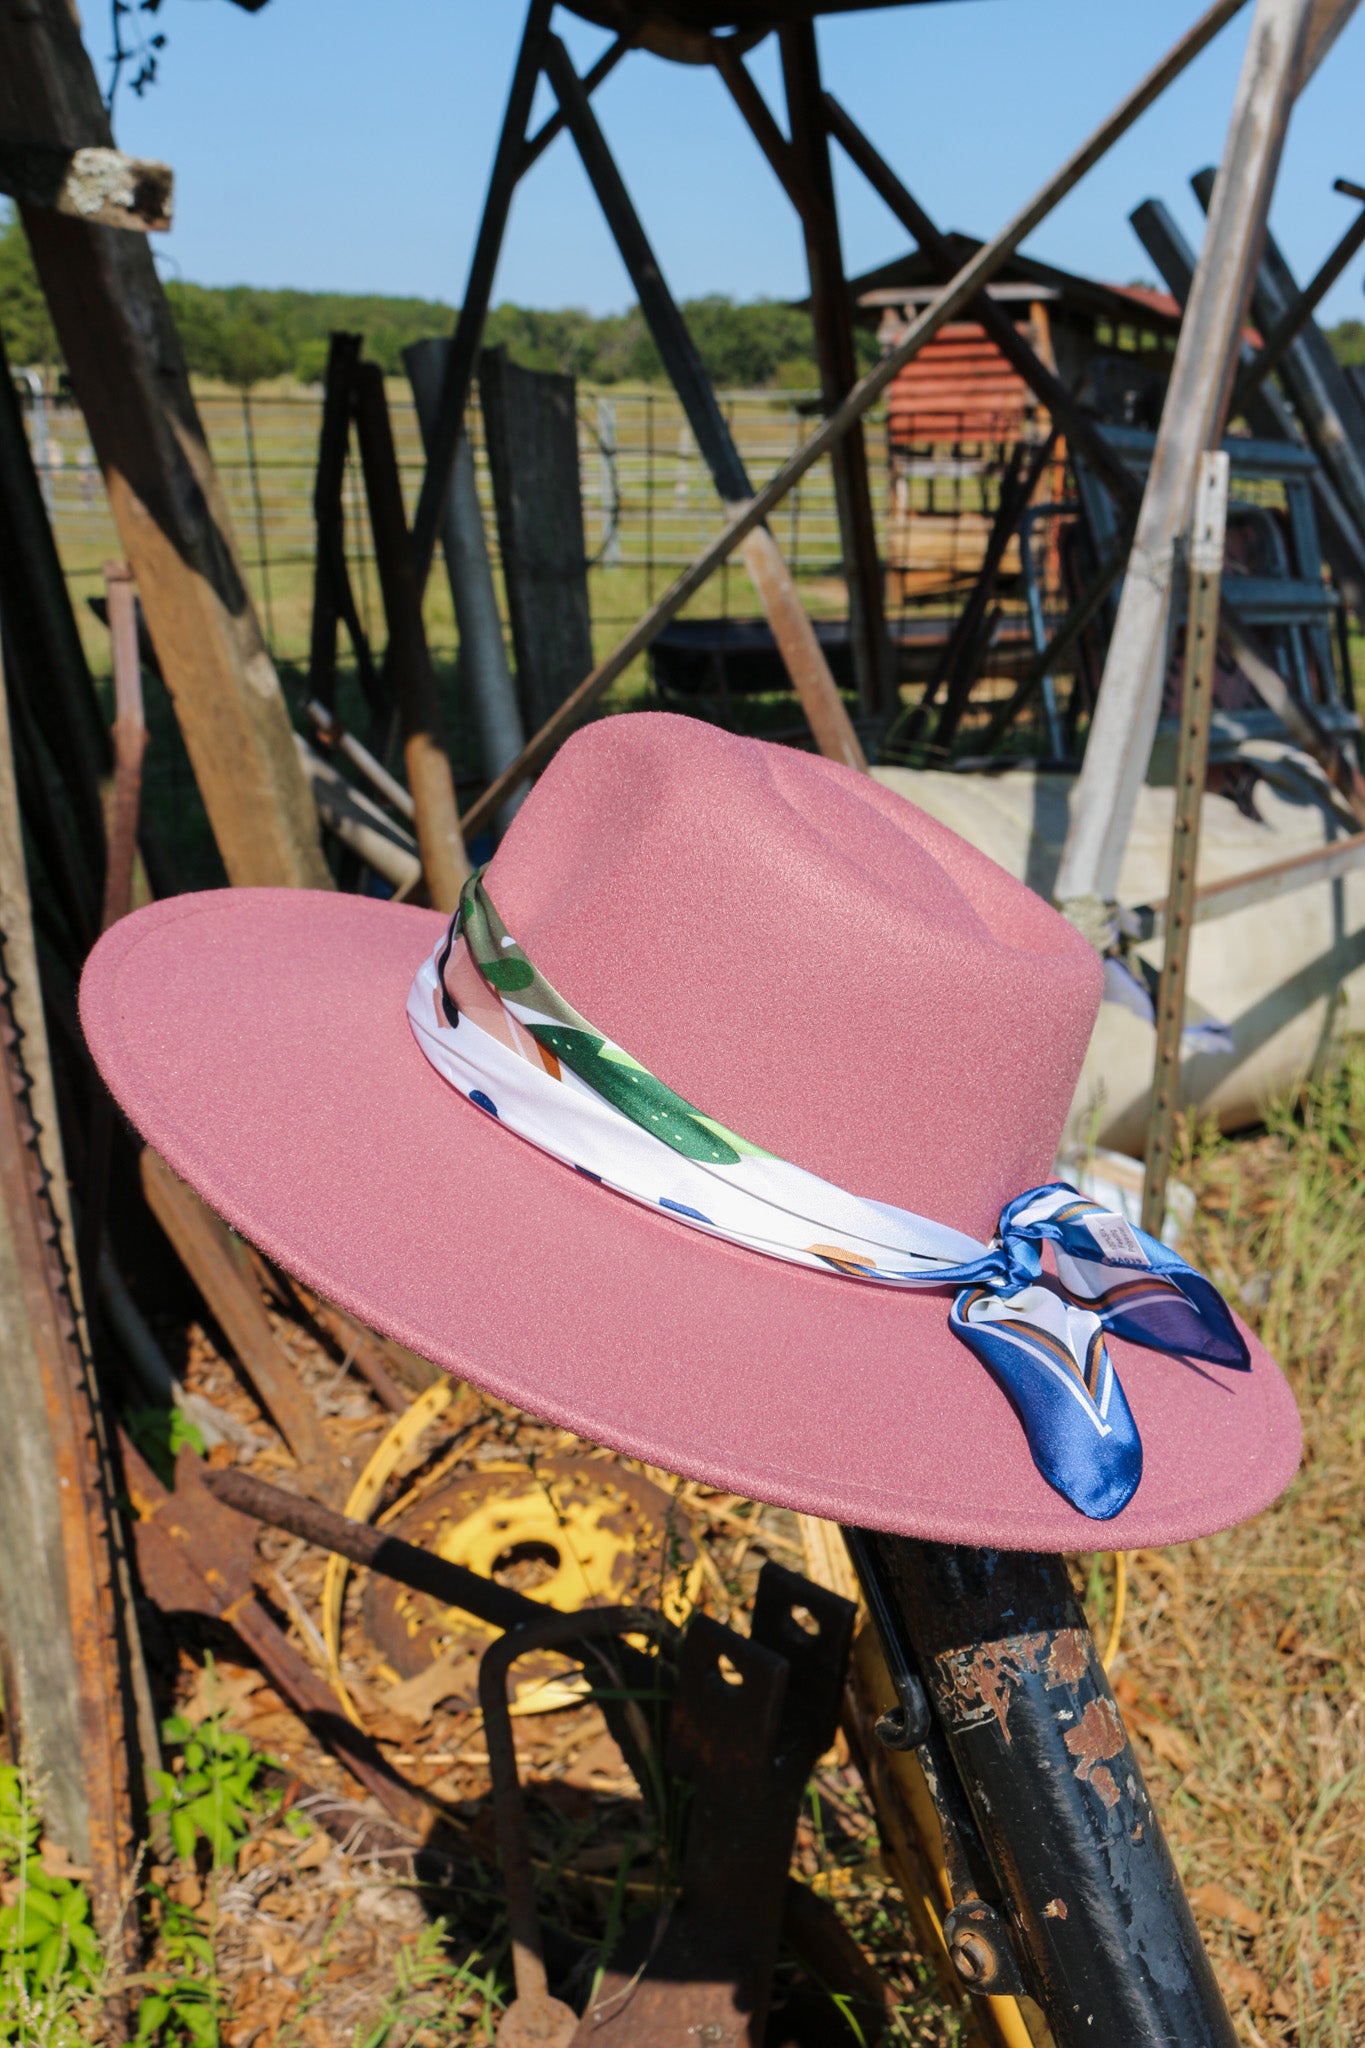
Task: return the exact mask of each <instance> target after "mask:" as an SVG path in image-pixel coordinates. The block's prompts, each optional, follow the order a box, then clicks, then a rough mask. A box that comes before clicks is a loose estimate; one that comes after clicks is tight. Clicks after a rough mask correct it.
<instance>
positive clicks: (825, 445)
mask: <svg viewBox="0 0 1365 2048" xmlns="http://www.w3.org/2000/svg"><path fill="white" fill-rule="evenodd" d="M1245 4H1246V0H1214V5H1213V6H1211V7H1210V8H1209V10H1208V12H1207V13H1206V14H1204V15H1202V16H1201V17H1200V19H1199V20H1198V21H1197V22H1196V23H1195V25H1194V27H1193V28H1192V29H1190V30H1189V32H1188V34H1186V35H1184V36H1182V37H1181V39H1180V41H1179V42H1178V43H1176V44H1175V46H1174V47H1173V48H1172V49H1171V50H1170V51H1169V52H1168V53H1167V55H1166V56H1165V57H1164V58H1163V59H1162V61H1161V62H1160V64H1158V65H1157V66H1156V68H1155V70H1153V71H1149V72H1148V74H1147V76H1146V77H1145V78H1144V79H1142V80H1141V81H1140V83H1139V84H1138V85H1137V86H1135V87H1134V89H1133V91H1132V92H1130V93H1129V94H1128V95H1127V96H1126V97H1125V98H1124V99H1123V100H1122V101H1120V103H1119V105H1118V106H1117V107H1116V108H1115V109H1114V111H1113V113H1112V114H1110V115H1109V117H1108V119H1107V120H1105V121H1103V122H1101V124H1100V126H1099V127H1098V128H1097V129H1096V130H1095V131H1094V133H1093V134H1092V135H1090V136H1088V137H1087V139H1086V140H1085V142H1083V143H1082V144H1081V146H1080V148H1079V149H1077V150H1075V151H1074V152H1073V153H1072V155H1071V156H1069V157H1068V158H1067V160H1066V162H1065V163H1064V164H1063V165H1062V167H1061V169H1060V170H1059V171H1057V172H1056V173H1055V174H1054V175H1053V176H1052V177H1051V178H1049V179H1048V180H1047V182H1046V184H1045V185H1043V186H1042V187H1041V189H1040V190H1039V191H1038V192H1036V193H1035V194H1034V196H1033V198H1032V199H1030V200H1029V202H1028V204H1027V205H1026V206H1025V207H1024V208H1023V209H1022V210H1021V211H1020V212H1019V213H1017V214H1016V215H1015V216H1014V218H1013V220H1011V221H1010V222H1009V223H1008V224H1007V225H1006V226H1005V227H1004V228H1002V229H1001V231H1000V233H999V234H998V235H995V236H993V237H992V239H991V240H990V241H989V242H984V243H983V244H982V246H981V247H980V248H979V249H978V250H977V251H976V253H975V255H973V256H972V257H970V258H969V259H968V261H967V262H966V263H964V264H963V266H962V268H961V269H960V270H959V271H958V272H957V274H956V276H955V277H954V278H953V279H952V280H951V281H950V282H949V283H948V284H946V285H945V286H944V287H943V289H942V291H941V292H939V294H938V295H937V297H936V298H934V299H933V300H932V301H931V302H930V304H929V305H927V306H926V307H925V309H924V311H923V312H922V313H921V314H920V315H919V317H918V318H917V319H916V320H914V321H912V322H911V324H910V326H909V328H908V329H907V330H906V333H905V335H904V337H903V339H902V340H901V341H900V342H899V343H898V344H897V346H896V347H895V348H894V349H892V350H891V352H890V353H889V354H888V355H886V356H884V357H883V358H882V360H881V361H880V362H879V363H878V364H877V365H876V366H875V368H873V369H871V370H869V371H868V373H867V375H866V376H865V377H864V378H862V379H861V381H860V382H859V383H857V384H855V385H854V387H853V389H852V391H850V392H849V394H848V397H847V398H846V399H845V400H844V401H843V403H842V405H840V406H838V407H837V408H836V409H835V411H834V412H833V413H831V414H830V416H829V418H828V419H826V420H824V421H822V423H821V425H820V426H819V427H818V428H817V429H816V431H815V432H814V433H813V434H812V435H811V436H810V437H809V439H807V440H806V441H804V442H803V443H802V445H801V446H800V447H799V448H797V449H796V450H795V451H794V452H793V453H792V454H791V455H790V456H789V457H788V458H787V460H786V461H785V462H784V463H783V464H782V466H781V468H780V469H778V470H777V471H775V473H774V474H773V475H772V476H771V477H770V478H769V479H768V481H767V483H766V484H764V485H763V486H762V488H761V489H760V490H759V491H757V492H756V493H755V495H754V497H753V498H752V499H751V500H750V501H749V503H748V505H746V506H745V507H744V508H743V510H741V511H737V512H736V513H735V514H734V516H733V517H732V518H731V519H730V521H729V523H728V524H727V525H726V526H725V528H724V529H723V531H722V532H720V533H719V534H717V535H716V537H715V539H714V540H712V541H710V542H708V544H707V545H706V547H704V548H703V549H702V550H701V552H700V553H699V554H698V555H697V556H696V558H695V560H693V561H692V562H691V563H690V564H689V565H688V567H687V568H686V569H685V570H684V571H683V573H682V574H681V576H678V577H676V578H675V579H674V581H673V582H672V583H671V584H670V585H669V587H668V589H667V590H666V591H665V592H664V593H663V595H662V596H661V597H660V598H658V599H657V600H656V601H655V602H654V603H653V604H652V605H651V606H650V608H649V610H648V611H646V612H645V613H644V615H643V616H642V617H641V618H639V619H637V620H636V622H635V624H634V625H633V626H632V627H631V629H630V631H629V632H628V633H626V634H625V635H624V636H623V638H622V639H621V640H619V641H618V642H617V644H616V646H615V647H614V648H613V649H612V651H611V653H610V654H609V655H608V656H607V657H606V659H605V660H604V661H601V662H599V663H598V665H597V667H596V668H595V669H594V670H593V672H592V674H591V675H590V676H585V677H584V679H583V681H582V682H581V683H580V684H579V686H578V688H577V689H576V690H575V691H574V693H573V695H572V696H571V697H567V698H566V699H565V700H564V702H563V704H561V705H560V707H559V709H558V711H557V712H556V713H555V715H554V717H553V718H549V719H547V720H546V721H545V724H544V725H543V726H542V727H541V729H540V731H539V732H538V733H536V734H535V735H534V736H533V737H532V738H531V739H530V740H529V741H528V742H527V744H526V747H525V750H524V751H523V753H522V755H521V757H520V759H519V760H517V761H514V762H513V764H512V766H511V767H510V768H509V769H506V770H505V771H504V772H503V774H502V775H500V776H499V778H498V780H497V782H496V783H495V784H494V785H493V786H492V787H491V788H489V789H487V790H485V791H484V794H483V795H482V796H481V797H480V798H479V799H478V801H477V803H475V804H474V805H472V806H471V808H470V810H469V813H468V815H467V817H466V818H465V820H464V826H465V830H466V831H467V832H469V833H474V832H477V831H478V830H479V828H480V826H481V825H483V824H484V823H485V822H486V821H487V819H488V818H490V817H491V816H492V815H493V814H494V813H495V812H496V810H497V808H498V805H499V804H500V803H502V801H503V799H504V798H505V797H506V796H507V794H508V792H509V790H511V789H514V788H515V787H516V786H517V784H518V783H519V782H521V781H522V780H523V779H524V778H525V777H526V776H528V775H534V774H535V773H536V772H537V771H538V770H539V769H540V768H541V767H542V766H543V765H544V763H545V762H546V761H547V760H548V759H549V757H550V755H551V754H552V753H553V752H554V750H555V748H556V747H557V746H558V745H559V743H560V741H561V740H562V739H564V738H566V737H567V735H568V734H569V733H570V732H572V731H573V729H574V727H575V725H577V723H578V721H579V720H580V719H581V718H582V716H583V715H584V713H585V712H586V711H587V710H588V708H589V707H590V706H591V705H592V704H594V703H595V702H596V701H597V699H598V698H599V697H600V696H601V694H602V692H603V691H604V690H605V689H606V688H607V687H608V686H609V685H610V684H611V683H614V682H615V681H616V678H617V677H618V676H619V675H622V674H623V673H624V672H625V670H626V669H627V668H629V666H630V664H631V662H632V661H634V660H635V658H636V656H637V655H639V654H642V653H643V652H644V650H645V649H646V648H647V647H648V646H649V645H650V643H651V641H652V640H653V639H654V638H655V636H656V635H657V634H659V633H661V632H662V631H663V629H664V627H665V626H666V625H667V624H668V622H669V620H670V619H672V618H675V617H676V616H677V614H678V613H679V612H680V611H681V610H682V608H683V606H684V605H685V604H686V603H687V600H688V599H689V598H690V597H692V596H693V595H694V594H695V593H696V592H697V591H698V590H700V589H701V587H702V585H703V584H704V583H705V582H706V580H707V578H708V577H709V576H710V575H711V574H712V573H713V571H714V570H716V569H718V568H719V567H720V565H721V563H722V562H724V561H726V560H728V558H729V557H730V556H731V555H732V554H733V553H734V551H735V549H736V548H737V547H738V546H739V545H740V542H741V541H742V540H744V538H745V537H746V535H748V534H750V533H752V532H753V530H754V528H755V527H756V526H758V525H759V523H760V522H761V521H762V520H764V519H766V518H767V517H768V514H769V513H770V512H771V511H773V510H774V508H775V507H776V506H778V505H780V504H781V502H782V500H783V499H784V498H785V497H786V496H787V494H788V493H789V492H790V491H791V490H792V489H793V488H794V487H795V485H797V484H798V483H799V482H800V481H801V479H802V477H803V476H804V475H805V474H806V472H807V470H809V469H812V468H814V466H815V464H816V463H817V462H819V461H820V459H821V457H822V456H824V455H827V454H828V453H829V451H830V449H831V448H832V447H833V446H834V445H835V443H836V442H837V441H839V440H840V439H841V438H842V437H843V435H844V434H846V433H847V432H848V430H849V428H850V427H851V426H852V425H853V423H854V421H855V420H859V419H861V418H862V416H863V414H864V413H865V412H867V411H868V409H869V408H870V407H871V406H873V405H875V404H876V402H877V400H878V399H879V398H880V397H881V395H882V393H883V392H884V391H885V390H886V388H887V386H888V385H889V384H891V383H892V382H893V381H894V379H895V378H896V377H898V376H899V375H900V373H901V371H902V370H903V369H904V368H905V365H906V364H907V363H908V362H911V361H912V360H913V359H914V357H915V356H917V355H918V354H919V352H920V350H921V349H922V348H924V347H926V346H927V344H928V343H929V342H931V341H932V340H933V338H934V336H935V335H936V334H937V333H938V332H939V331H940V329H942V328H943V327H946V326H947V324H948V322H949V321H950V320H955V319H956V318H957V316H958V315H959V313H961V312H962V310H963V308H964V307H966V306H967V305H969V304H970V302H971V301H972V300H973V299H974V298H975V297H976V296H977V293H978V292H979V291H980V290H981V289H982V287H983V286H984V285H986V284H988V283H989V282H990V280H991V278H992V277H994V276H995V273H996V272H997V271H998V270H999V269H1000V267H1001V265H1002V264H1003V263H1006V262H1008V260H1009V258H1010V257H1011V256H1012V255H1013V254H1014V252H1015V250H1016V249H1017V248H1018V247H1019V245H1020V243H1021V242H1022V241H1023V240H1024V239H1025V237H1026V236H1027V235H1030V234H1032V232H1033V230H1034V229H1035V228H1036V227H1037V226H1038V224H1039V222H1040V221H1043V220H1045V219H1046V218H1047V216H1048V215H1049V214H1050V213H1052V212H1053V211H1054V210H1055V208H1056V207H1058V206H1060V204H1061V202H1062V201H1063V199H1065V198H1066V196H1067V194H1068V193H1069V192H1072V191H1074V189H1075V188H1076V186H1077V185H1079V183H1080V182H1081V180H1082V178H1084V176H1085V175H1086V173H1087V171H1090V170H1092V169H1093V168H1094V166H1095V165H1096V164H1097V163H1098V162H1099V161H1100V159H1101V158H1102V157H1103V156H1105V155H1106V154H1107V153H1108V151H1109V150H1111V149H1112V148H1113V146H1114V144H1115V143H1116V142H1118V141H1119V140H1121V138H1122V137H1123V136H1124V135H1126V134H1127V132H1128V130H1129V129H1130V128H1131V127H1132V126H1133V123H1134V122H1135V121H1137V120H1139V119H1140V118H1141V117H1142V115H1143V114H1145V113H1146V111H1147V109H1148V108H1149V107H1150V106H1152V105H1153V104H1154V103H1155V101H1157V100H1158V99H1160V97H1161V95H1162V93H1163V92H1165V90H1166V88H1167V86H1168V85H1170V84H1172V83H1173V82H1174V80H1175V79H1177V78H1179V77H1180V75H1181V73H1182V72H1183V71H1185V70H1187V69H1188V68H1189V66H1190V65H1191V64H1192V63H1193V62H1194V60H1195V58H1196V57H1198V56H1199V55H1200V54H1201V53H1202V52H1203V51H1204V50H1205V49H1207V48H1208V45H1209V44H1210V43H1211V42H1212V41H1213V39H1214V37H1215V36H1216V35H1217V34H1218V32H1219V30H1220V29H1223V28H1225V27H1226V26H1227V24H1228V22H1230V21H1231V20H1232V18H1233V16H1234V15H1235V14H1237V13H1238V12H1239V11H1240V9H1241V8H1242V7H1243V6H1244V5H1245Z"/></svg>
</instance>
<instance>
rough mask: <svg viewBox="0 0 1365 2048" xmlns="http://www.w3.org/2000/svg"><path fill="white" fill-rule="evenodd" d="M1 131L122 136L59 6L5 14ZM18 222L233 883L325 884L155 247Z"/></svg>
mask: <svg viewBox="0 0 1365 2048" xmlns="http://www.w3.org/2000/svg"><path fill="white" fill-rule="evenodd" d="M0 133H10V134H23V135H26V136H28V137H30V138H32V139H33V140H36V141H41V142H48V143H53V144H57V145H59V146H61V147H64V148H70V149H78V148H85V147H108V146H109V145H110V143H111V141H112V137H111V135H110V132H109V123H108V117H107V114H106V112H105V108H104V104H103V101H102V100H101V98H100V94H99V87H98V85H97V83H96V80H95V74H94V71H93V69H92V68H91V64H90V59H89V57H88V55H87V54H86V51H85V48H84V45H83V44H82V42H81V38H80V30H79V26H78V24H77V21H76V17H75V14H74V11H73V10H71V9H70V8H68V7H67V6H66V5H65V4H64V0H29V4H26V5H25V6H24V7H22V8H20V7H6V8H4V9H0ZM21 210H22V214H23V220H24V226H25V229H26V231H27V234H28V238H29V242H30V245H31V247H32V250H33V258H34V262H35V264H36V266H37V270H38V276H39V279H40V281H41V283H42V286H43V290H44V292H45V294H46V296H47V301H48V305H49V307H50V309H51V312H52V318H53V323H54V325H55V326H56V329H57V334H58V338H59V339H60V341H61V345H62V350H63V353H64V355H65V357H66V361H67V365H68V367H69V369H70V372H71V379H72V383H73V385H74V386H75V390H76V396H77V398H78V399H79V401H80V404H81V409H82V411H83V412H84V415H85V419H86V423H87V425H88V427H89V429H90V438H91V441H92V442H93V444H94V447H95V452H96V454H97V456H98V457H99V462H100V467H101V469H102V470H103V472H104V477H105V482H106V485H107V487H108V491H109V502H110V507H111V510H112V512H113V515H114V521H115V524H116V525H117V527H118V531H119V538H120V541H121V544H122V547H123V552H124V553H125V555H126V556H127V558H128V561H129V563H130V565H131V567H132V570H133V574H134V577H135V579H136V581H137V586H138V592H139V595H140V596H141V599H142V605H143V610H144V613H145V615H146V620H147V626H148V630H149V632H150V634H151V637H152V641H153V644H154V645H155V648H156V652H157V658H158V661H159V663H160V666H161V670H162V673H163V675H164V676H165V679H166V683H167V686H168V688H169V690H170V692H171V696H172V699H173V701H174V703H175V708H176V713H177V715H178V717H179V720H180V725H181V729H182V731H183V732H184V735H185V744H186V747H187V749H188V751H189V756H190V761H191V763H192V765H193V768H194V772H195V776H196V779H197V780H198V783H199V788H200V791H201V793H202V795H203V798H204V803H205V807H206V809H207V811H208V815H209V820H210V823H211V824H212V826H213V831H214V835H215V837H216V838H217V841H218V845H219V848H220V850H221V852H222V855H223V861H224V865H225V866H226V868H227V872H228V875H229V878H230V879H231V880H232V881H234V882H239V883H293V884H307V885H310V886H313V887H317V888H327V887H330V886H331V878H330V875H329V873H328V869H327V866H326V863H325V861H324V860H323V857H322V849H321V846H320V844H319V840H318V827H317V817H316V814H315V812H314V809H313V804H312V799H311V797H310V795H309V791H308V785H307V782H306V780H305V778H304V775H303V772H302V770H301V768H300V766H299V762H298V758H297V755H296V752H295V749H294V743H293V736H292V733H291V731H290V725H289V716H288V712H287V711H286V709H285V704H284V698H283V696H282V695H281V693H280V687H279V681H278V678H277V677H276V674H275V669H274V665H273V663H272V662H271V659H270V656H269V654H268V653H267V651H266V647H265V643H264V641H263V639H262V637H261V632H260V627H259V625H258V624H257V620H256V614H255V611H254V609H253V606H252V602H251V598H250V595H249V593H248V591H247V587H246V582H245V579H244V576H243V572H242V565H241V561H240V558H239V555H238V552H237V547H236V543H235V541H234V539H233V535H232V529H231V523H230V520H229V518H228V511H227V503H226V500H225V498H224V496H223V492H222V489H221V486H220V484H219V481H218V478H217V475H216V473H215V471H214V467H213V462H212V459H211V458H210V455H209V451H208V444H207V442H206V441H205V438H204V433H203V428H202V426H201V424H200V421H199V416H198V413H197V412H196V410H195V405H194V400H193V397H192V396H191V393H190V386H189V377H188V375H187V373H186V369H185V362H184V356H183V354H182V352H181V348H180V342H179V338H178V336H177V334H176V331H175V323H174V321H173V320H172V318H171V313H170V308H169V306H168V305H167V303H166V296H165V293H164V291H163V290H162V287H161V282H160V280H159V278H158V277H157V274H156V268H155V265H154V263H153V260H152V255H151V251H150V249H149V248H148V246H147V242H146V238H145V237H144V236H142V235H130V234H124V233H121V232H120V231H119V230H117V229H115V228H107V227H96V226H91V225H89V224H88V223H87V222H85V221H81V220H74V219H71V218H69V217H68V216H67V215H65V214H60V213H54V212H51V211H49V210H48V209H46V208H44V207H40V206H33V205H30V204H27V203H24V204H23V205H22V208H21Z"/></svg>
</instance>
